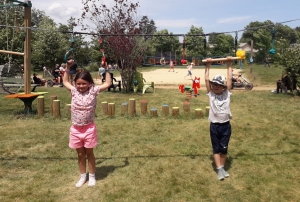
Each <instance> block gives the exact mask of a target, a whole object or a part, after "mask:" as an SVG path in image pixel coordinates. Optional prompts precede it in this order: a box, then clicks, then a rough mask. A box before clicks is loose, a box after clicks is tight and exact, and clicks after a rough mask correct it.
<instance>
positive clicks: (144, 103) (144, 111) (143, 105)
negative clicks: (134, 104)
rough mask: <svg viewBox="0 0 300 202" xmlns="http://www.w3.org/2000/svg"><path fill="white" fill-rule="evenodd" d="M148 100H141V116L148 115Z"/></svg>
mask: <svg viewBox="0 0 300 202" xmlns="http://www.w3.org/2000/svg"><path fill="white" fill-rule="evenodd" d="M147 104H148V102H147V100H141V114H143V115H145V114H147Z"/></svg>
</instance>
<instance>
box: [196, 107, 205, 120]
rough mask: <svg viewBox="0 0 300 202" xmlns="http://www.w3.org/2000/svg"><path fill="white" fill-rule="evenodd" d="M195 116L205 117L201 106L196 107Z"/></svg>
mask: <svg viewBox="0 0 300 202" xmlns="http://www.w3.org/2000/svg"><path fill="white" fill-rule="evenodd" d="M195 116H196V118H199V119H200V118H203V113H202V109H201V108H198V109H195Z"/></svg>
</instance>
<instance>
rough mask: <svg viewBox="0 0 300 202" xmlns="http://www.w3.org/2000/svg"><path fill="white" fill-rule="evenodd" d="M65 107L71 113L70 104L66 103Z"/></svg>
mask: <svg viewBox="0 0 300 202" xmlns="http://www.w3.org/2000/svg"><path fill="white" fill-rule="evenodd" d="M66 108H67V110H68V113H69V114H71V104H66Z"/></svg>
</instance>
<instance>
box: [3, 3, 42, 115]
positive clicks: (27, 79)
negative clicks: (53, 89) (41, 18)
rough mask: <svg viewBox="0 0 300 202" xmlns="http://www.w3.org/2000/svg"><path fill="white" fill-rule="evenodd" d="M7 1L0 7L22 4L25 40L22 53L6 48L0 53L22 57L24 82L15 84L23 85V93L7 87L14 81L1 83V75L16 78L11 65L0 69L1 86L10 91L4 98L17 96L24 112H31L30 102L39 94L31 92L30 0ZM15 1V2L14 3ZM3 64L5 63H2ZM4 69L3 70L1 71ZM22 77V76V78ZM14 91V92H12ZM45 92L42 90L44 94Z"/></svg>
mask: <svg viewBox="0 0 300 202" xmlns="http://www.w3.org/2000/svg"><path fill="white" fill-rule="evenodd" d="M7 1H8V2H11V4H5V5H3V6H2V7H5V8H6V7H13V6H23V7H24V27H25V28H26V29H25V30H26V31H25V33H26V36H25V42H24V53H21V52H13V51H8V50H0V53H6V54H9V55H19V56H23V57H24V72H23V75H22V76H21V80H22V79H24V84H16V85H20V86H24V93H16V92H11V91H10V90H11V88H7V86H12V85H13V84H14V83H10V84H9V85H6V84H5V83H3V80H4V79H3V77H2V75H4V76H6V77H9V78H14V79H18V78H16V77H15V74H14V71H13V70H14V68H15V67H12V66H8V68H4V67H3V68H2V71H1V87H2V88H3V89H4V90H5V89H6V90H7V92H9V93H10V95H7V96H5V97H6V98H18V99H20V100H21V101H22V102H23V103H24V106H25V110H24V111H25V112H28V113H31V112H32V108H31V106H32V102H33V101H34V100H35V99H36V98H37V97H38V96H39V95H40V94H38V93H31V73H30V71H31V48H30V47H31V29H28V28H29V27H31V7H32V4H31V1H28V0H24V2H20V1H16V0H7ZM5 3H6V2H5ZM14 3H17V4H14ZM4 66H5V65H4ZM3 70H4V71H3ZM22 77H23V78H22ZM13 93H16V94H13ZM45 93H46V92H44V94H45Z"/></svg>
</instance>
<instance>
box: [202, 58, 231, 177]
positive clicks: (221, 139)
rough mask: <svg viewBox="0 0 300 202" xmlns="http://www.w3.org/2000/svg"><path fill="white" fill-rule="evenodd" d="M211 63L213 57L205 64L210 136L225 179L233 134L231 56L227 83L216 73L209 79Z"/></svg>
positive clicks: (220, 173)
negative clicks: (226, 163)
mask: <svg viewBox="0 0 300 202" xmlns="http://www.w3.org/2000/svg"><path fill="white" fill-rule="evenodd" d="M210 65H211V58H208V59H207V62H206V66H205V85H206V89H207V93H208V94H207V95H208V97H209V104H210V110H209V117H208V120H209V122H210V138H211V144H212V149H213V157H214V162H215V164H216V168H217V173H218V179H219V180H224V178H225V177H229V174H228V173H227V172H226V171H225V169H224V165H225V162H226V157H227V150H228V143H229V140H230V136H231V125H230V122H229V120H230V119H231V117H232V115H231V112H230V96H231V92H230V91H229V90H230V89H231V85H232V78H231V76H232V75H231V74H232V73H231V72H232V68H231V57H227V79H226V80H227V83H226V81H225V78H224V77H223V76H221V75H216V76H215V77H214V78H213V79H212V80H211V81H210V80H209V68H210Z"/></svg>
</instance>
